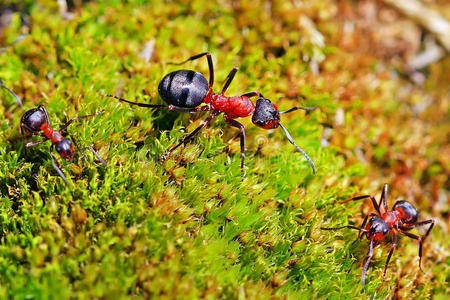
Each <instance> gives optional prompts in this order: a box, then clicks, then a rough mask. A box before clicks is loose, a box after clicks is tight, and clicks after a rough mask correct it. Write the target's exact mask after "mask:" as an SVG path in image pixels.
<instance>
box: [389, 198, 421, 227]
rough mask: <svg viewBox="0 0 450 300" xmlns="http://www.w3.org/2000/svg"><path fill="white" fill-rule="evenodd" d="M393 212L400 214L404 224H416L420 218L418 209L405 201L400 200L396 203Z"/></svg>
mask: <svg viewBox="0 0 450 300" xmlns="http://www.w3.org/2000/svg"><path fill="white" fill-rule="evenodd" d="M392 210H396V211H398V212H400V219H401V220H402V222H403V223H404V224H412V223H415V222H417V219H418V218H419V213H418V212H417V209H416V208H415V207H414V206H413V205H412V204H411V203H409V202H408V201H405V200H399V201H397V202H395V204H394V206H393V207H392Z"/></svg>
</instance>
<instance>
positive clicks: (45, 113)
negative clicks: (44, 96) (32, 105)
mask: <svg viewBox="0 0 450 300" xmlns="http://www.w3.org/2000/svg"><path fill="white" fill-rule="evenodd" d="M39 109H40V110H42V111H43V112H44V115H45V119H46V120H47V124H48V126H50V118H49V117H48V112H47V109H46V108H45V106H44V105H43V104H41V105H39Z"/></svg>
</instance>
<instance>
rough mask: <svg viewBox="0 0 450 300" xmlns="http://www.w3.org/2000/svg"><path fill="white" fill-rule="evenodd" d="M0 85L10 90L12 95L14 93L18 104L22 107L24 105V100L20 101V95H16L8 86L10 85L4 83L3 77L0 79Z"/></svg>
mask: <svg viewBox="0 0 450 300" xmlns="http://www.w3.org/2000/svg"><path fill="white" fill-rule="evenodd" d="M0 85H1V86H2V87H3V88H4V89H5V90H7V91H8V92H10V93H11V95H13V97H14V98H15V99H16V101H17V104H19V106H20V107H22V106H23V105H22V101H20V99H19V97H17V95H16V94H15V93H14V92H13V91H12V90H11V89H10V88H8V87H7V86H6V85H5V84H4V83H3V80H1V79H0Z"/></svg>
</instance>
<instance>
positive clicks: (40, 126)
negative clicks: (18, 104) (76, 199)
mask: <svg viewBox="0 0 450 300" xmlns="http://www.w3.org/2000/svg"><path fill="white" fill-rule="evenodd" d="M103 112H104V110H102V111H99V112H97V113H95V114H92V115H87V116H79V117H75V118H72V119H70V120H69V121H68V122H67V123H66V124H64V125H62V126H61V127H60V128H59V130H55V129H53V128H51V127H50V120H49V118H48V113H47V110H46V109H45V106H44V105H39V106H38V107H37V108H33V109H30V110H28V111H27V112H25V113H24V114H23V116H22V119H21V120H20V130H21V132H22V135H24V130H25V131H27V132H29V133H31V135H38V136H41V137H43V138H44V139H42V140H39V141H37V142H29V143H27V144H26V145H25V149H26V148H28V147H32V146H36V145H39V144H42V143H44V142H46V141H47V140H50V141H51V142H52V145H51V146H50V155H51V156H52V158H53V160H52V166H53V168H55V170H56V172H57V173H58V175H59V176H61V178H62V179H63V180H64V182H65V183H66V184H68V183H67V180H66V177H65V176H64V173H63V172H62V171H61V166H60V164H59V162H58V159H57V158H56V157H55V155H54V154H53V148H54V149H56V152H58V154H59V155H60V156H61V157H62V158H63V159H65V160H66V161H70V160H72V158H73V155H74V153H75V150H74V148H73V145H72V142H73V144H74V145H75V147H76V148H77V150H78V151H79V152H81V154H83V156H84V157H86V158H87V155H86V154H84V153H83V150H86V149H89V150H91V151H92V153H94V155H95V156H96V157H97V158H98V160H100V162H101V163H102V164H104V165H105V166H106V162H105V161H104V160H103V159H102V158H101V157H100V156H99V155H98V153H97V152H96V151H95V150H94V149H93V148H92V147H90V146H88V147H84V148H81V149H80V147H79V146H78V144H77V143H76V142H75V139H74V137H73V135H72V134H71V133H70V132H68V131H67V127H68V126H69V125H70V124H71V123H72V122H73V121H75V120H80V119H85V118H89V117H93V116H96V115H98V114H101V113H103ZM66 136H70V140H69V139H68V138H66ZM71 140H72V141H71Z"/></svg>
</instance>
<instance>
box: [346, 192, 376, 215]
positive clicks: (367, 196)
mask: <svg viewBox="0 0 450 300" xmlns="http://www.w3.org/2000/svg"><path fill="white" fill-rule="evenodd" d="M366 198H370V200H372V204H373V207H374V208H375V210H376V211H377V213H378V214H379V215H380V214H381V212H380V207H379V206H378V204H377V200H375V198H374V197H373V196H370V195H364V196H357V197H353V198H350V199H347V200H344V201H341V202H339V203H347V202H350V201H355V200H361V199H366Z"/></svg>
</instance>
